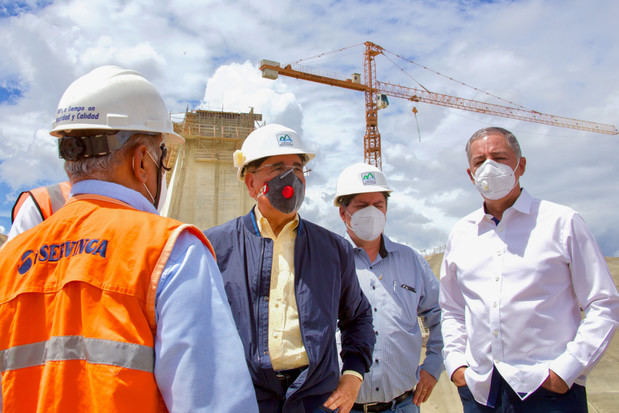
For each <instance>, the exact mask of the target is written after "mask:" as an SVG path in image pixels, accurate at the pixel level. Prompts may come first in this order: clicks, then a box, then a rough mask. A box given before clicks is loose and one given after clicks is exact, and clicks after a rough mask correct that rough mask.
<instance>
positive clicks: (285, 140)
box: [277, 134, 294, 146]
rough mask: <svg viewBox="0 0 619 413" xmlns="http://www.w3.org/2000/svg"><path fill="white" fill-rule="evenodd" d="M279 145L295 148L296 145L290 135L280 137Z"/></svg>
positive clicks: (278, 139) (278, 138)
mask: <svg viewBox="0 0 619 413" xmlns="http://www.w3.org/2000/svg"><path fill="white" fill-rule="evenodd" d="M277 143H278V144H279V146H293V145H294V142H293V141H292V138H291V137H290V135H288V134H285V135H280V136H278V137H277Z"/></svg>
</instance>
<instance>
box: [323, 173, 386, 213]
mask: <svg viewBox="0 0 619 413" xmlns="http://www.w3.org/2000/svg"><path fill="white" fill-rule="evenodd" d="M392 191H393V190H392V189H391V188H389V185H387V178H385V174H383V171H381V170H380V169H378V168H377V167H375V166H373V165H368V164H366V163H356V164H353V165H350V166H349V167H347V168H346V169H344V170H343V171H342V173H341V174H340V176H339V177H338V178H337V187H336V189H335V198H334V199H333V205H335V206H340V205H341V197H343V196H346V195H356V194H365V193H368V192H392Z"/></svg>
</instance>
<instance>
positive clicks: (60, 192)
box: [11, 182, 71, 224]
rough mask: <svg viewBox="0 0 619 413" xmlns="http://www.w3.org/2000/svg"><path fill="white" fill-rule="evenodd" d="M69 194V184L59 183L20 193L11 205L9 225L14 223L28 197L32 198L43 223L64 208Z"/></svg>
mask: <svg viewBox="0 0 619 413" xmlns="http://www.w3.org/2000/svg"><path fill="white" fill-rule="evenodd" d="M70 192H71V183H70V182H60V183H57V184H54V185H49V186H42V187H40V188H35V189H32V190H30V191H24V192H22V193H21V194H19V196H18V197H17V200H16V201H15V204H14V205H13V209H12V210H11V224H12V223H13V222H15V218H16V217H17V214H18V213H19V210H20V209H21V207H22V205H23V204H24V202H25V201H26V199H28V197H31V198H32V201H33V202H34V206H35V207H36V208H37V211H39V214H40V215H41V220H42V221H45V220H46V219H47V218H49V217H50V216H51V215H52V214H53V213H54V212H56V211H58V210H59V209H60V208H62V207H63V206H64V204H65V203H66V202H67V199H69V193H70Z"/></svg>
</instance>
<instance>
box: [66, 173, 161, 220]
mask: <svg viewBox="0 0 619 413" xmlns="http://www.w3.org/2000/svg"><path fill="white" fill-rule="evenodd" d="M80 194H93V195H101V196H107V197H109V198H114V199H117V200H119V201H121V202H124V203H125V204H128V205H129V206H131V207H133V208H135V209H139V210H140V211H145V212H152V213H153V214H157V210H156V209H155V207H154V206H153V204H151V203H150V201H149V200H148V199H146V197H144V195H142V194H141V193H139V192H138V191H135V190H133V189H131V188H127V187H126V186H123V185H120V184H117V183H114V182H108V181H101V180H98V179H86V180H84V181H79V182H76V183H75V184H73V185H72V186H71V196H73V195H80Z"/></svg>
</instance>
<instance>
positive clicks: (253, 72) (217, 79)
mask: <svg viewBox="0 0 619 413" xmlns="http://www.w3.org/2000/svg"><path fill="white" fill-rule="evenodd" d="M199 108H200V109H209V110H223V111H226V112H248V111H249V110H250V109H252V108H253V110H254V111H255V112H256V113H261V114H262V117H263V121H265V122H266V123H280V124H283V125H286V126H288V127H290V128H292V129H294V130H296V131H297V132H299V133H302V118H303V114H302V110H301V106H300V105H299V103H298V102H297V100H296V98H295V96H294V94H292V93H290V92H288V91H287V88H286V87H285V85H281V84H279V83H276V82H273V81H272V80H268V79H263V78H262V74H261V72H260V71H259V70H258V68H257V67H256V66H255V65H252V64H251V63H250V62H245V63H242V64H238V63H232V64H229V65H223V66H220V67H219V68H218V69H217V70H216V71H215V73H214V74H213V76H212V77H211V78H210V79H209V80H208V82H207V85H206V90H205V92H204V98H203V100H202V102H201V104H200V106H199Z"/></svg>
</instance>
